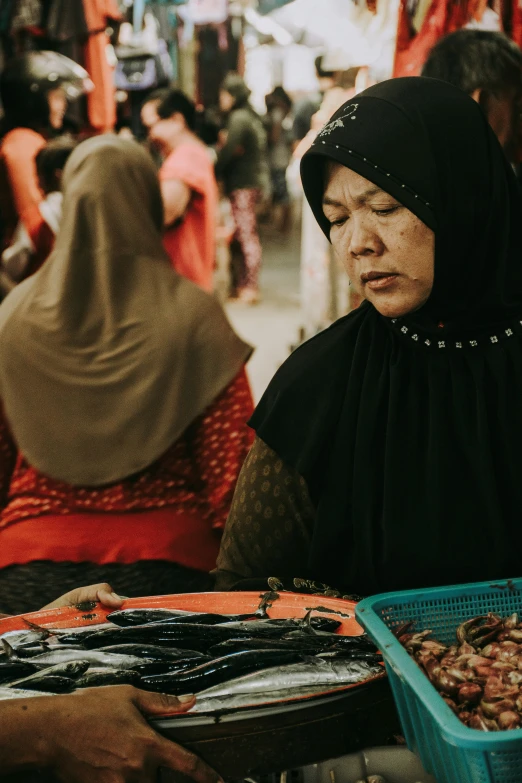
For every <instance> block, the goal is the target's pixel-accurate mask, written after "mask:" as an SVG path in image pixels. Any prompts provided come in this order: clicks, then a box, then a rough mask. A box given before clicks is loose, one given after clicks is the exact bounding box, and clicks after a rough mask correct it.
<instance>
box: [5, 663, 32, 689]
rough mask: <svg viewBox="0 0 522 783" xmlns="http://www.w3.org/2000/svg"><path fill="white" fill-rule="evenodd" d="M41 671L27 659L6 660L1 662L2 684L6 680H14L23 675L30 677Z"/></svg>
mask: <svg viewBox="0 0 522 783" xmlns="http://www.w3.org/2000/svg"><path fill="white" fill-rule="evenodd" d="M37 671H39V669H38V667H37V666H33V665H32V664H31V663H26V662H25V661H5V662H2V663H0V685H3V684H4V683H6V682H12V681H13V680H16V679H21V678H22V677H28V676H29V675H30V674H35V673H36V672H37Z"/></svg>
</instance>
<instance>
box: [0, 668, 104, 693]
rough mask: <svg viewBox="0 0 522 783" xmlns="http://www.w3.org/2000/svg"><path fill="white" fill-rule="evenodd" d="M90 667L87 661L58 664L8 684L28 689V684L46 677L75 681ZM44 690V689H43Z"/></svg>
mask: <svg viewBox="0 0 522 783" xmlns="http://www.w3.org/2000/svg"><path fill="white" fill-rule="evenodd" d="M89 666H90V662H89V661H69V662H68V663H59V664H57V665H55V666H50V667H49V668H48V669H44V670H43V671H38V672H35V673H34V674H30V675H28V676H27V677H23V678H22V679H17V680H14V681H11V682H10V683H9V685H10V687H14V688H29V687H30V683H32V682H33V681H35V682H40V680H41V679H43V678H48V677H67V678H68V679H70V680H71V679H76V678H77V677H80V676H81V675H82V674H84V673H85V672H86V671H87V669H88V668H89ZM44 690H45V689H44Z"/></svg>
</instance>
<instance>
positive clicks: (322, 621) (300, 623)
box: [258, 610, 342, 633]
mask: <svg viewBox="0 0 522 783" xmlns="http://www.w3.org/2000/svg"><path fill="white" fill-rule="evenodd" d="M312 611H313V610H312ZM309 615H310V611H309V612H308V613H307V615H306V616H305V617H303V618H302V619H301V620H298V619H295V618H292V617H290V618H287V619H281V620H272V619H270V620H258V622H259V623H262V624H264V625H277V626H285V627H286V628H288V629H289V630H292V629H293V628H295V629H298V628H308V627H310V628H312V629H313V630H314V631H328V632H329V633H334V631H336V630H337V629H338V628H339V627H340V626H341V625H342V623H341V622H340V620H332V618H331V617H310V616H309Z"/></svg>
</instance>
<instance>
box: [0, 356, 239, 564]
mask: <svg viewBox="0 0 522 783" xmlns="http://www.w3.org/2000/svg"><path fill="white" fill-rule="evenodd" d="M252 410H253V402H252V395H251V391H250V386H249V383H248V379H247V376H246V372H245V370H244V369H243V370H241V372H240V373H239V374H238V375H237V377H236V378H235V379H234V381H233V382H232V383H231V384H230V385H229V386H228V388H227V389H226V390H225V391H224V392H222V393H221V395H220V396H219V397H218V398H217V399H216V400H215V402H214V403H213V404H212V405H211V406H210V407H209V408H208V409H207V410H206V411H205V413H204V414H203V415H202V416H200V417H199V418H198V419H197V420H196V421H195V422H193V424H191V425H190V426H189V427H188V429H187V430H186V431H185V433H184V434H183V436H182V437H181V438H180V439H179V440H178V441H177V442H176V443H175V444H174V445H173V446H171V448H170V449H169V450H168V451H167V452H166V453H165V454H164V455H163V456H162V457H161V458H160V459H159V460H157V462H155V463H154V464H153V465H151V466H150V467H149V468H147V469H146V470H144V471H142V472H140V473H137V474H135V475H133V476H130V477H129V478H127V479H125V480H123V481H120V482H118V483H116V484H111V485H109V486H104V487H98V488H94V489H93V488H85V487H73V486H71V485H69V484H66V483H64V482H61V481H56V480H54V479H51V478H48V477H47V476H44V475H43V474H42V473H40V472H39V471H38V470H36V468H33V467H31V465H29V464H28V463H27V462H26V460H25V459H24V457H23V455H22V454H19V453H18V451H17V448H16V445H15V443H14V441H13V439H12V436H11V434H10V432H9V428H8V425H7V423H6V421H5V419H3V418H0V508H1V509H2V511H1V515H0V567H2V568H3V567H5V566H7V565H11V564H13V563H27V562H31V561H34V560H52V561H54V562H60V561H63V560H67V561H71V562H82V561H90V562H95V563H109V562H125V563H129V562H135V561H137V560H140V559H163V560H172V561H173V562H177V563H180V564H181V565H186V566H188V567H192V568H200V569H201V570H211V569H212V568H213V567H214V564H215V558H216V556H217V552H218V548H219V535H217V534H216V530H217V529H221V528H223V526H224V524H225V521H226V518H227V515H228V511H229V508H230V504H231V501H232V496H233V493H234V489H235V485H236V481H237V477H238V475H239V471H240V470H241V466H242V464H243V461H244V459H245V457H246V455H247V452H248V450H249V448H250V446H251V443H252V440H253V433H252V432H251V430H250V429H249V428H248V427H247V425H246V421H247V420H248V418H249V417H250V415H251V413H252Z"/></svg>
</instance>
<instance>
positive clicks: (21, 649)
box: [6, 642, 49, 659]
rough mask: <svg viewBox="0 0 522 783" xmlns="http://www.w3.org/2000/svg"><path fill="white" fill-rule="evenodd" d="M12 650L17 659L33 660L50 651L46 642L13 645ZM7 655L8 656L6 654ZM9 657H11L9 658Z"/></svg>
mask: <svg viewBox="0 0 522 783" xmlns="http://www.w3.org/2000/svg"><path fill="white" fill-rule="evenodd" d="M11 648H12V650H13V652H14V654H15V655H16V657H17V658H24V659H25V658H33V657H34V656H35V655H41V653H43V652H45V651H46V650H48V649H49V645H47V644H46V643H45V642H26V643H25V644H17V645H15V646H14V645H11ZM6 655H8V654H7V653H6ZM8 657H9V656H8Z"/></svg>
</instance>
